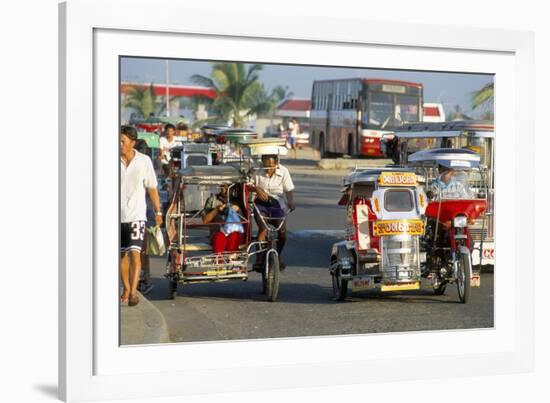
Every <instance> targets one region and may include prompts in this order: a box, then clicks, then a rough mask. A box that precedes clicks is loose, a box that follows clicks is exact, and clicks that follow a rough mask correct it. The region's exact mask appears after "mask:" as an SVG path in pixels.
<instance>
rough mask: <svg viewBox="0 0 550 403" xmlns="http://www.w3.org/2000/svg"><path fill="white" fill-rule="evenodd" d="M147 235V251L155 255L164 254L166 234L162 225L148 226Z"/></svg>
mask: <svg viewBox="0 0 550 403" xmlns="http://www.w3.org/2000/svg"><path fill="white" fill-rule="evenodd" d="M146 231H147V236H146V238H145V239H146V253H147V254H148V255H153V256H162V255H164V253H165V252H166V247H165V246H164V235H163V234H162V230H161V229H160V227H159V226H158V225H157V226H154V227H148V228H147V230H146Z"/></svg>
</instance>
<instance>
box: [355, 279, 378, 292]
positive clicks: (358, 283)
mask: <svg viewBox="0 0 550 403" xmlns="http://www.w3.org/2000/svg"><path fill="white" fill-rule="evenodd" d="M375 286H376V285H375V284H374V280H373V279H372V278H358V279H354V280H352V281H351V291H363V290H371V289H373V288H375Z"/></svg>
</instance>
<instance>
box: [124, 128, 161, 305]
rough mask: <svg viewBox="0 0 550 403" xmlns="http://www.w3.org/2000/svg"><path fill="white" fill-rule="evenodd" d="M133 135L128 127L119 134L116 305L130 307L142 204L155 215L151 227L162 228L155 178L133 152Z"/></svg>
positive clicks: (134, 297)
mask: <svg viewBox="0 0 550 403" xmlns="http://www.w3.org/2000/svg"><path fill="white" fill-rule="evenodd" d="M136 141H137V132H136V130H135V129H134V128H133V127H131V126H122V127H121V130H120V277H121V280H122V286H123V292H122V295H121V297H120V302H121V303H125V302H127V301H128V305H130V306H134V305H137V304H138V302H139V298H138V296H137V286H138V283H139V275H140V272H141V258H140V253H141V248H142V245H143V238H144V235H145V223H146V221H147V216H146V209H147V206H146V200H145V195H146V193H147V195H148V196H149V198H150V199H151V203H152V205H153V209H154V211H155V223H156V224H157V225H160V224H162V212H161V209H160V197H159V192H158V190H157V178H156V175H155V171H154V168H153V163H152V162H151V159H150V158H149V157H148V156H146V155H145V154H142V153H140V152H138V151H137V150H135V149H134V146H135V145H136Z"/></svg>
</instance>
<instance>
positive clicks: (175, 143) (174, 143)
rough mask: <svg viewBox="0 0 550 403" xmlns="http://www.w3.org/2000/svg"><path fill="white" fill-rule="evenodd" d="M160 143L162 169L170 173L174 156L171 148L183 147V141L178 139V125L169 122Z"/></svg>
mask: <svg viewBox="0 0 550 403" xmlns="http://www.w3.org/2000/svg"><path fill="white" fill-rule="evenodd" d="M159 144H160V153H159V158H160V162H161V164H162V169H163V171H164V174H165V175H168V174H169V172H168V167H169V165H168V164H169V163H170V160H171V159H172V156H171V154H170V150H171V149H172V148H174V147H181V146H182V143H181V141H179V140H176V126H174V125H173V124H171V123H167V124H166V126H164V137H161V138H160V139H159Z"/></svg>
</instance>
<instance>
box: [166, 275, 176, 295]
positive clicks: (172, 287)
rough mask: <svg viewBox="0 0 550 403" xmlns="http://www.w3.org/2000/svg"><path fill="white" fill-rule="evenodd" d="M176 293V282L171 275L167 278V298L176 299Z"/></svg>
mask: <svg viewBox="0 0 550 403" xmlns="http://www.w3.org/2000/svg"><path fill="white" fill-rule="evenodd" d="M177 294H178V282H177V281H176V280H175V279H174V278H173V277H170V278H169V279H168V298H170V299H176V295H177Z"/></svg>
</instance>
